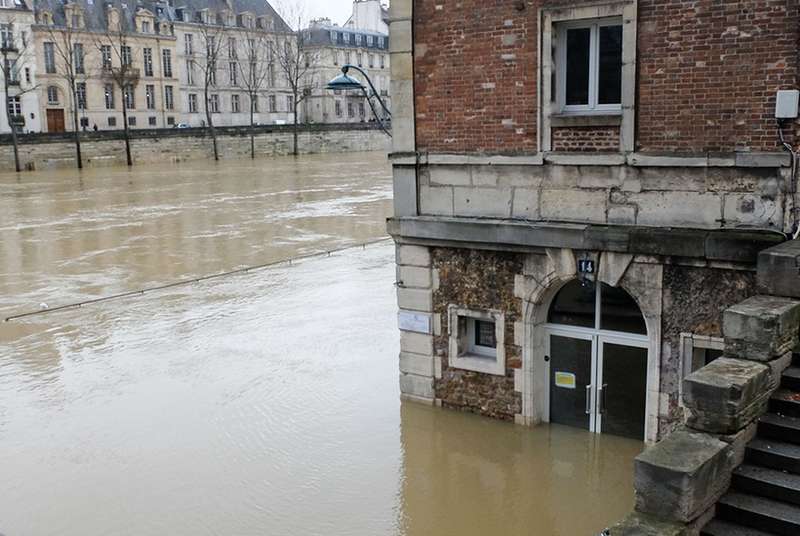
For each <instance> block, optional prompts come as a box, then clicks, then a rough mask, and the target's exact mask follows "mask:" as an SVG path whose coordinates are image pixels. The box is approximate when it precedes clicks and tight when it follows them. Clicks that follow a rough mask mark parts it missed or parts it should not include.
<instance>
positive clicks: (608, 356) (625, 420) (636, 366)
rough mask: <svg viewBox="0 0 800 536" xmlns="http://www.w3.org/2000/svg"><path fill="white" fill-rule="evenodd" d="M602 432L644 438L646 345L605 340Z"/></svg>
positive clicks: (600, 397) (600, 403)
mask: <svg viewBox="0 0 800 536" xmlns="http://www.w3.org/2000/svg"><path fill="white" fill-rule="evenodd" d="M602 344H603V350H602V351H603V367H602V368H603V376H602V378H603V379H602V390H601V391H600V392H599V393H598V399H599V402H598V404H599V406H600V408H599V411H600V417H601V421H600V422H601V424H600V428H601V430H600V431H601V432H602V433H604V434H614V435H619V436H625V437H632V438H634V439H640V440H641V439H644V420H645V406H646V403H647V348H638V347H634V346H623V345H621V344H613V343H610V342H603V343H602Z"/></svg>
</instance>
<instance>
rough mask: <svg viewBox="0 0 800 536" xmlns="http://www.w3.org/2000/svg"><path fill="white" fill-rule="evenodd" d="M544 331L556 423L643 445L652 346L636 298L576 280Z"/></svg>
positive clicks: (557, 303)
mask: <svg viewBox="0 0 800 536" xmlns="http://www.w3.org/2000/svg"><path fill="white" fill-rule="evenodd" d="M545 333H546V350H545V351H546V357H545V362H546V363H547V367H548V368H549V371H548V375H549V396H548V401H549V404H548V405H549V408H548V413H549V420H550V422H552V423H559V424H565V425H568V426H575V427H579V428H584V429H586V430H590V431H592V432H596V433H608V434H614V435H620V436H625V437H632V438H636V439H644V437H645V419H646V415H647V413H646V410H647V407H646V406H647V371H648V347H649V341H648V337H647V326H646V324H645V319H644V316H643V315H642V313H641V310H640V309H639V306H638V305H637V304H636V302H635V300H634V299H633V298H632V297H631V296H630V295H629V294H628V293H627V292H626V291H625V290H623V289H621V288H615V287H611V286H609V285H606V284H605V283H600V284H594V283H591V282H582V281H578V280H575V281H571V282H569V283H567V284H566V285H565V286H564V287H563V288H562V289H561V290H559V292H558V293H557V294H556V296H555V298H554V299H553V301H552V303H551V305H550V309H549V311H548V318H547V324H546V325H545Z"/></svg>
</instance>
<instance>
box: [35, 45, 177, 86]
mask: <svg viewBox="0 0 800 536" xmlns="http://www.w3.org/2000/svg"><path fill="white" fill-rule="evenodd" d="M113 55H114V51H113V50H112V48H111V45H101V46H100V61H101V65H102V68H103V70H111V69H112V67H113V64H114V61H113ZM71 59H72V67H73V70H74V71H75V74H86V67H85V55H84V48H83V43H74V44H73V48H72V54H71ZM119 63H120V65H121V66H122V67H132V66H133V51H132V49H131V47H130V46H127V45H123V46H120V49H119ZM142 63H143V66H144V76H147V77H151V76H153V75H154V69H153V49H152V48H144V49H142ZM44 70H45V72H46V73H48V74H55V73H56V44H55V43H53V42H46V43H44ZM161 72H162V73H163V75H164V77H165V78H172V51H171V50H168V49H164V50H162V51H161Z"/></svg>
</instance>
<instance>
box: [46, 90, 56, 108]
mask: <svg viewBox="0 0 800 536" xmlns="http://www.w3.org/2000/svg"><path fill="white" fill-rule="evenodd" d="M47 104H58V87H56V86H47Z"/></svg>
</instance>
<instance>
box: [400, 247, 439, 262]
mask: <svg viewBox="0 0 800 536" xmlns="http://www.w3.org/2000/svg"><path fill="white" fill-rule="evenodd" d="M396 261H397V264H401V265H406V266H430V265H431V254H430V252H429V251H428V248H426V247H424V246H412V245H407V244H401V245H399V246H397V253H396Z"/></svg>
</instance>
